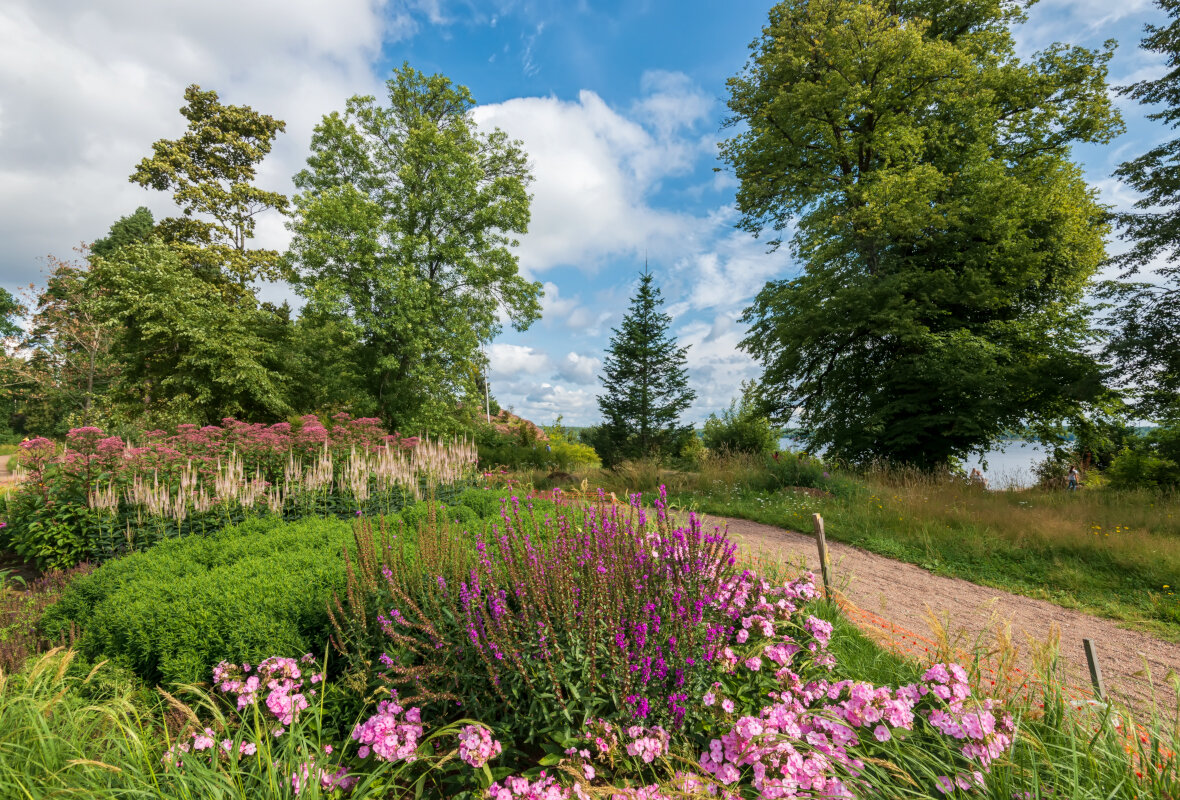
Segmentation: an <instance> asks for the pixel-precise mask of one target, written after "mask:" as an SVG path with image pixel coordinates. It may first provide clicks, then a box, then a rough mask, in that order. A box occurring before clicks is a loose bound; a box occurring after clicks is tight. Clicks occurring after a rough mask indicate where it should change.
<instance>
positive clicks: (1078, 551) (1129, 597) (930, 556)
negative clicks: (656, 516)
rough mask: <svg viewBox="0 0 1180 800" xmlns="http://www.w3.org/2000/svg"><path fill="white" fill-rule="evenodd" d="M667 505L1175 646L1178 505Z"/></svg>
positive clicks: (824, 500) (877, 499) (889, 499)
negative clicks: (815, 537) (907, 566)
mask: <svg viewBox="0 0 1180 800" xmlns="http://www.w3.org/2000/svg"><path fill="white" fill-rule="evenodd" d="M670 499H671V500H672V501H673V502H674V503H675V504H677V505H679V506H681V507H684V508H692V509H696V510H699V511H705V512H708V513H713V514H718V515H724V516H731V517H740V518H743V519H750V520H754V521H756V522H763V523H767V524H771V525H778V526H780V527H784V528H789V529H793V530H803V531H810V529H811V514H812V513H817V512H818V513H820V514H822V515H823V517H824V521H825V523H826V526H825V530H826V533H827V536H828V538H830V539H834V540H836V541H841V542H845V543H848V544H851V545H855V546H857V547H861V548H864V549H865V550H868V551H871V552H874V553H879V554H881V555H884V556H888V557H890V558H894V559H897V560H899V561H906V562H909V563H912V564H916V565H918V566H920V567H923V568H924V569H928V570H930V571H932V572H935V573H937V574H941V575H948V576H954V577H958V578H963V579H965V580H969V581H971V582H973V583H978V584H981V585H985V586H993V587H996V588H1000V589H1006V590H1008V591H1011V592H1015V593H1017V594H1023V595H1026V596H1029V597H1037V598H1042V599H1045V600H1049V601H1051V602H1054V603H1057V604H1059V605H1062V606H1066V607H1072V608H1078V609H1081V610H1084V611H1087V612H1090V613H1094V614H1098V615H1100V616H1105V617H1109V618H1112V619H1116V620H1122V621H1125V622H1128V623H1131V624H1133V625H1134V626H1135V627H1139V628H1143V629H1146V630H1149V631H1150V632H1152V633H1155V634H1157V635H1159V636H1162V637H1164V638H1167V639H1170V640H1173V641H1180V599H1178V597H1177V595H1176V594H1175V591H1176V587H1177V585H1178V584H1180V499H1178V498H1176V497H1175V496H1161V495H1157V494H1150V493H1140V492H1115V491H1111V490H1093V491H1084V492H1080V493H1077V494H1068V493H1066V492H1060V491H1058V492H1054V491H1041V490H1029V491H1023V492H984V491H980V490H977V489H973V488H971V487H967V486H965V485H963V484H954V483H950V482H946V481H943V482H936V481H933V480H909V481H895V482H892V483H889V482H886V481H884V480H873V479H871V478H870V479H868V480H867V481H866V482H865V483H863V484H862V485H861V486H859V487H856V486H853V487H851V488H849V486H848V485H847V483H846V482H844V483H842V484H841V488H840V490H839V491H838V493H835V494H832V495H830V496H826V497H814V496H809V495H806V494H803V493H797V492H792V491H789V490H787V491H777V492H769V491H765V490H754V489H749V488H743V487H742V486H741V485H734V484H730V485H728V486H713V487H709V488H708V489H707V490H705V491H681V492H679V493H677V494H675V495H673V496H672V497H671V498H670Z"/></svg>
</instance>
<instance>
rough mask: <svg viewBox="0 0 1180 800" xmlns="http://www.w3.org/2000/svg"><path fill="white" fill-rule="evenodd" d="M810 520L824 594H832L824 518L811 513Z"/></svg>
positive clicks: (828, 595) (829, 595) (826, 595)
mask: <svg viewBox="0 0 1180 800" xmlns="http://www.w3.org/2000/svg"><path fill="white" fill-rule="evenodd" d="M811 521H812V523H813V524H814V525H815V543H816V545H818V546H819V569H820V573H821V574H822V575H823V577H824V596H825V597H829V598H830V597H831V596H832V569H831V567H830V566H829V565H828V542H827V540H826V539H825V538H824V518H823V517H821V516H820V515H819V514H812V515H811Z"/></svg>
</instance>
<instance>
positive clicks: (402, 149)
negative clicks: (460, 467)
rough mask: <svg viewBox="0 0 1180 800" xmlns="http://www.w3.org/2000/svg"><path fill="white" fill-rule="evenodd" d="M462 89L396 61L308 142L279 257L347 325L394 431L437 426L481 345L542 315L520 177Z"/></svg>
mask: <svg viewBox="0 0 1180 800" xmlns="http://www.w3.org/2000/svg"><path fill="white" fill-rule="evenodd" d="M473 106H474V100H473V99H472V97H471V94H470V92H469V91H468V90H467V88H466V87H463V86H458V85H455V84H453V83H452V82H451V81H450V80H449V79H448V78H446V77H445V76H443V75H429V76H428V75H424V74H422V73H421V72H418V71H417V70H415V69H412V68H411V67H410V66H408V65H404V66H403V67H401V68H400V69H397V70H395V71H394V74H393V77H392V78H391V79H390V80H389V81H388V82H387V83H386V96H385V98H384V99H383V101H382V102H378V100H377V98H375V97H353V98H352V99H350V100H349V101H348V103H347V105H346V108H345V111H344V113H343V114H341V113H333V114H330V115H328V116H326V117H324V119H323V121H322V122H321V123H320V124H319V125H318V126H317V127H316V129H315V134H314V136H313V137H312V145H311V151H312V152H311V156H310V157H309V158H308V160H307V168H306V169H304V170H303V171H302V172H300V173H299V174H298V175H296V177H295V184H296V186H297V187H298V188H299V189H300V194H299V195H298V196H297V197H296V198H295V206H296V209H297V212H298V213H297V216H296V218H295V219H294V220H293V222H292V223H291V229H292V231H293V232H294V234H295V237H294V241H293V242H292V245H291V252H290V256H291V263H292V264H293V265H294V267H295V269H296V272H297V274H298V286H299V291H300V292H301V293H302V294H303V295H304V296H305V297H306V298H307V300H308V305H309V308H310V309H311V310H312V311H313V312H314V313H322V314H329V315H331V316H334V317H336V318H337V319H339V320H340V322H341V324H344V325H347V326H349V327H351V328H353V329H354V331H355V333H354V334H353V336H354V337H355V340H356V341H357V342H358V352H357V356H358V357H359V358H360V359H361V365H360V367H359V371H361V372H363V373H364V374H366V375H368V376H369V379H368V388H369V391H370V393H371V395H372V396H373V397H374V398H375V399H376V403H377V407H378V409H379V411H380V413H381V414H382V416H383V417H385V418H386V419H387V420H389V421H390V423H391V424H392V425H393V426H395V427H402V428H415V427H417V428H422V429H428V430H438V429H439V428H440V427H445V426H446V425H447V424H449V420H450V419H451V418H452V417H453V415H454V409H455V406H456V404H458V403H461V402H463V401H464V400H465V399H471V398H473V397H474V393H475V387H474V376H476V375H478V374H479V371H480V370H479V369H478V368H477V367H478V365H479V364H481V363H482V358H483V356H482V355H481V345H483V344H485V343H487V342H489V341H490V340H491V339H492V338H493V337H494V336H495V335H496V334H497V333H498V332H499V331H500V328H501V323H500V315H501V314H503V315H504V317H505V318H506V319H508V320H509V321H510V322H511V324H512V325H513V326H514V327H515V328H517V329H518V330H524V329H526V328H528V326H529V325H530V324H531V323H532V322H533V321H534V320H536V319H537V318H539V316H540V311H541V308H540V295H541V285H540V284H539V283H535V282H531V281H528V280H526V279H524V278H523V277H522V276H521V275H520V274H519V269H518V264H517V257H516V254H515V253H514V251H513V249H512V248H513V246H514V245H515V244H516V243H517V242H516V240H515V238H514V236H516V235H518V234H522V233H524V232H525V231H526V230H527V228H528V222H529V202H530V198H529V194H528V185H529V182H530V181H531V179H532V178H531V175H530V173H529V170H528V165H527V159H526V156H525V153H524V152H523V150H521V147H520V144H519V143H518V142H515V141H512V140H510V139H509V138H508V137H507V136H506V135H505V134H504V133H503V132H502V131H500V130H498V129H496V130H492V131H490V132H484V131H481V130H479V129H478V128H477V126H476V125H475V123H474V121H473V120H472V118H471V110H472V108H473Z"/></svg>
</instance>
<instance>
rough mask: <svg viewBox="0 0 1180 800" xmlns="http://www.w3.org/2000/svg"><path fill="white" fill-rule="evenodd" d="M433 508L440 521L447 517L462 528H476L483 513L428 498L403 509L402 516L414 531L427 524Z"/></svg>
mask: <svg viewBox="0 0 1180 800" xmlns="http://www.w3.org/2000/svg"><path fill="white" fill-rule="evenodd" d="M431 508H433V509H434V515H435V518H436V519H437V520H439V521H440V522H441V521H442V520H444V519H445V520H446V521H448V522H453V523H455V524H456V525H458V526H459V527H461V528H467V529H470V530H474V528H473V527H472V526H475V525H478V524H479V522H480V516H481V515H480V514H478V513H476V512H475V511H474V510H473V509H471V508H470V507H468V506H465V505H461V504H448V505H444V504H443V503H439V502H436V501H427V500H423V501H422V502H420V503H415V504H414V505H412V506H408V507H407V508H404V509H402V511H401V514H400V516H401V518H402V520H403V521H404V522H405V523H406V527H407V528H409V529H410V530H412V531H413V530H417V529H418V528H419V527H421V526H422V525H425V524H426V522H427V520H428V519H429V517H430V512H431Z"/></svg>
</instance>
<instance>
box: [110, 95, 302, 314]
mask: <svg viewBox="0 0 1180 800" xmlns="http://www.w3.org/2000/svg"><path fill="white" fill-rule="evenodd" d="M184 99H185V105H184V107H182V108H181V109H180V113H181V114H182V115H183V116H184V118H185V119H186V120H188V130H186V131H185V133H184V135H183V136H181V137H180V138H179V139H174V140H170V139H161V140H160V141H158V142H156V143H155V144H153V145H152V155H151V156H149V157H147V158H145V159H143V161H141V162H140V163H139V166H138V167H137V168H136V170H135V172H134V173H132V175H131V181H132V182H133V183H138V184H139V185H140V186H144V187H149V188H152V189H156V190H157V191H172V193H173V194H172V197H173V199H174V200H175V201H176V204H177V205H178V206H180V208H181V209H182V210H183V211H184V215H183V216H181V217H170V218H168V219H164V220H161V221H160V224H159V226H158V227H157V229H156V230H157V232H158V233H159V234H160V235H161V236H162V237H163V238H164V240H165V241H167V242H169V243H171V244H173V245H174V246H175V248H176V249H177V250H178V251H179V252H180V253H181V256H182V260H183V262H184V263H185V264H186V265H187V266H189V267H190V268H191V269H193V270H194V271H196V272H197V273H198V274H199V275H200V276H201V277H202V278H204V279H205V280H208V281H213V282H224V281H229V282H232V283H233V284H235V285H236V289H237V293H240V294H250V295H252V291H251V290H250V289H249V284H250V282H251V281H255V280H259V279H265V280H275V279H277V278H280V277H282V270H281V269H280V268H279V263H280V261H279V253H278V252H276V251H274V250H257V249H250V248H248V247H247V246H246V244H247V242H248V241H249V240H250V239H252V238H253V236H254V228H255V224H256V219H255V218H256V217H257V215H258V214H259V213H261V212H263V211H266V210H270V209H273V210H275V211H278V212H280V213H283V212H285V211H286V209H287V198H286V197H285V196H284V195H282V194H280V193H278V192H268V191H265V190H263V189H259V188H258V187H257V186H254V185H253V181H254V178H255V173H256V170H257V167H258V164H259V163H260V162H261V161H262V159H264V158H266V156H267V154H269V153H270V149H271V145H272V144H273V142H274V138H275V136H277V135H278V134H279V133H280V132H282V131H284V130H286V123H284V122H283V121H282V120H277V119H275V118H274V117H270V116H267V115H265V114H260V113H258V112H257V111H255V110H254V109H252V108H250V107H249V106H227V105H224V104H222V103H221V102H220V101H219V100H218V97H217V92H214V91H201V87H199V86H197V85H195V84H194V85H192V86H189V87H188V88H187V89H185V90H184ZM207 218H212V221H210V220H209V219H207ZM111 233H112V239H113V238H114V233H115V231H114V230H113V229H112V232H111ZM99 255H103V254H102V253H99ZM107 255H111V254H110V253H108V254H107Z"/></svg>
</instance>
